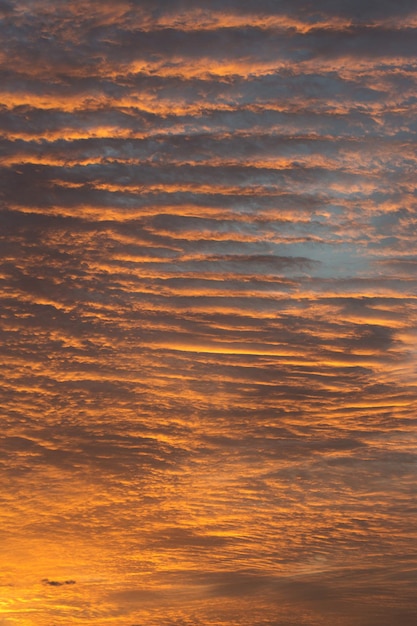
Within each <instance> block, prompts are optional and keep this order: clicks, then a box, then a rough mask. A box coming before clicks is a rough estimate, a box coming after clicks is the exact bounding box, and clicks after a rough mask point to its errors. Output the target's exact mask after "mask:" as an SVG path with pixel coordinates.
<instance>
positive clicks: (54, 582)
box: [42, 578, 76, 587]
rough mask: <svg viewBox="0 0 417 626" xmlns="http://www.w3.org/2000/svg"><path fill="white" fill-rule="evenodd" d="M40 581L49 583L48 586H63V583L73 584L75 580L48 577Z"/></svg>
mask: <svg viewBox="0 0 417 626" xmlns="http://www.w3.org/2000/svg"><path fill="white" fill-rule="evenodd" d="M42 583H43V584H44V585H49V586H50V587H63V586H64V585H75V584H76V581H75V580H61V581H60V580H49V578H43V579H42Z"/></svg>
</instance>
